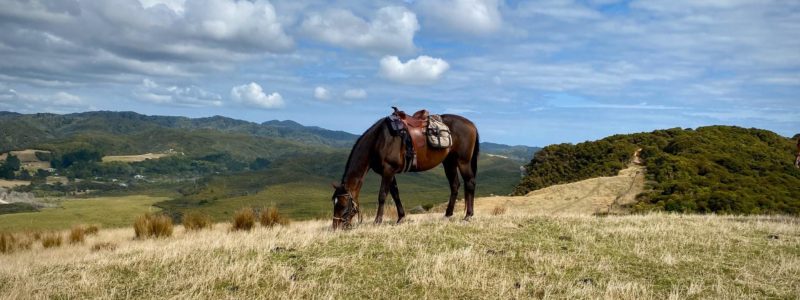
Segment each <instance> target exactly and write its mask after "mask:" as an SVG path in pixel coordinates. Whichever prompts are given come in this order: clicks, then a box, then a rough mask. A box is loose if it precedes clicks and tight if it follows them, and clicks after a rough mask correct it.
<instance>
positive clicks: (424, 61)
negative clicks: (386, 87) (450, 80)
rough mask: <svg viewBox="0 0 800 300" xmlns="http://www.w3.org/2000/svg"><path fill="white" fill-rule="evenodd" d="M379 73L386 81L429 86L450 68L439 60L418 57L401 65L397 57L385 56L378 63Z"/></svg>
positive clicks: (423, 56)
mask: <svg viewBox="0 0 800 300" xmlns="http://www.w3.org/2000/svg"><path fill="white" fill-rule="evenodd" d="M380 65H381V66H380V72H381V75H382V76H383V77H385V78H386V79H389V80H392V81H395V82H399V83H405V84H431V83H434V82H436V81H437V80H439V78H441V77H442V74H444V72H446V71H447V70H448V69H449V68H450V64H448V63H447V62H446V61H444V60H443V59H440V58H433V57H430V56H425V55H422V56H419V57H417V58H415V59H410V60H408V61H407V62H405V63H403V62H401V61H400V59H399V58H397V56H385V57H383V59H381V62H380Z"/></svg>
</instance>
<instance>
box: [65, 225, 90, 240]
mask: <svg viewBox="0 0 800 300" xmlns="http://www.w3.org/2000/svg"><path fill="white" fill-rule="evenodd" d="M68 240H69V243H70V244H78V243H81V244H82V243H83V242H84V240H86V229H85V228H83V226H73V227H72V230H70V231H69V235H68Z"/></svg>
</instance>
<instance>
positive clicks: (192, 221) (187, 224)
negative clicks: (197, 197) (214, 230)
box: [182, 211, 214, 230]
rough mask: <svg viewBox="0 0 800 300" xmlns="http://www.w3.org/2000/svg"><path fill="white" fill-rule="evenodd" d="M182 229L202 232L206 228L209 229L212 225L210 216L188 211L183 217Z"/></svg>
mask: <svg viewBox="0 0 800 300" xmlns="http://www.w3.org/2000/svg"><path fill="white" fill-rule="evenodd" d="M182 223H183V228H186V230H203V229H206V228H211V227H212V226H213V225H214V223H212V222H211V216H209V215H207V214H204V213H201V212H196V211H190V212H187V213H186V214H184V215H183V221H182Z"/></svg>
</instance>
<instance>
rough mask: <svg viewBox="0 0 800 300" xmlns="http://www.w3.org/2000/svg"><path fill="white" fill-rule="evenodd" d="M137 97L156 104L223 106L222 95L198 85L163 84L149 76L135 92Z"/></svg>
mask: <svg viewBox="0 0 800 300" xmlns="http://www.w3.org/2000/svg"><path fill="white" fill-rule="evenodd" d="M133 95H134V96H135V97H136V99H139V100H141V101H145V102H151V103H156V104H167V105H174V106H186V107H206V106H222V96H220V95H219V94H215V93H212V92H208V91H206V90H203V89H201V88H199V87H196V86H187V87H179V86H175V85H172V86H161V85H159V84H158V83H156V82H155V81H153V80H150V79H149V78H145V79H144V80H142V84H141V85H140V86H138V87H137V88H136V90H135V91H134V92H133Z"/></svg>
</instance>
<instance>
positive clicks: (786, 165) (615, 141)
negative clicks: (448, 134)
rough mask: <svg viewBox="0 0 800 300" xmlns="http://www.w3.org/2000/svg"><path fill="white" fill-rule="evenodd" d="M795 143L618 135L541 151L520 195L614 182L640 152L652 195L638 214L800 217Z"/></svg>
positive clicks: (767, 137)
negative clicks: (611, 179) (585, 183)
mask: <svg viewBox="0 0 800 300" xmlns="http://www.w3.org/2000/svg"><path fill="white" fill-rule="evenodd" d="M794 147H795V145H794V143H793V141H791V140H789V139H787V138H785V137H782V136H780V135H778V134H775V133H773V132H770V131H767V130H760V129H745V128H739V127H731V126H709V127H700V128H698V129H697V130H692V129H680V128H676V129H668V130H657V131H653V132H650V133H638V134H627V135H615V136H611V137H608V138H605V139H602V140H599V141H594V142H585V143H580V144H577V145H571V144H560V145H552V146H548V147H545V148H544V149H542V151H540V152H537V153H536V155H535V156H534V158H533V159H532V160H531V162H530V163H529V164H528V165H527V170H528V175H527V176H526V177H525V178H523V180H522V181H521V182H520V184H519V185H518V186H517V187H516V188H515V194H517V195H521V194H526V193H528V192H530V191H533V190H537V189H540V188H544V187H547V186H550V185H553V184H562V183H568V182H574V181H578V180H583V179H587V178H592V177H597V176H612V175H614V174H616V173H617V172H619V171H620V170H621V169H623V168H625V166H626V165H627V163H628V162H629V161H630V158H631V155H632V154H633V153H634V152H636V151H637V150H638V149H641V158H642V160H643V164H644V166H645V167H646V168H647V177H646V178H647V180H648V187H647V189H648V191H646V192H644V193H643V194H641V195H640V196H639V202H638V203H637V205H636V208H637V209H640V210H647V209H664V210H667V211H680V212H704V213H707V212H718V213H745V214H757V213H789V214H798V213H800V189H798V188H797V187H798V186H800V170H798V169H797V168H794V167H793V165H792V163H793V162H794V151H795V150H794Z"/></svg>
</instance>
